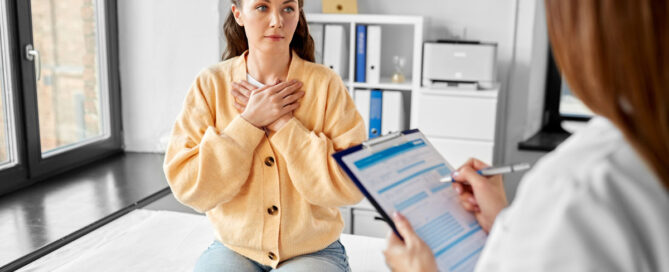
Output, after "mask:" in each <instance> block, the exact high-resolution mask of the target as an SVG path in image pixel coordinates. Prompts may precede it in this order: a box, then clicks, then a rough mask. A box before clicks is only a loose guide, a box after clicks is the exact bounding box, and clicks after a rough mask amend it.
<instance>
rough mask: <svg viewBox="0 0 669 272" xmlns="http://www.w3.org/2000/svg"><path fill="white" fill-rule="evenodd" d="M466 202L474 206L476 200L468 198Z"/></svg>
mask: <svg viewBox="0 0 669 272" xmlns="http://www.w3.org/2000/svg"><path fill="white" fill-rule="evenodd" d="M467 201H469V203H472V204H476V199H474V198H473V197H470V198H468V199H467Z"/></svg>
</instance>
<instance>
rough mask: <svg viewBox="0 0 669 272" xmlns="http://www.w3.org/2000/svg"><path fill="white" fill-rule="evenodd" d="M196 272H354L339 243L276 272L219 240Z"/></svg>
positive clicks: (287, 262) (285, 264) (283, 264)
mask: <svg viewBox="0 0 669 272" xmlns="http://www.w3.org/2000/svg"><path fill="white" fill-rule="evenodd" d="M194 271H195V272H219V271H240V272H244V271H249V272H251V271H259V272H265V271H276V272H283V271H322V272H350V271H351V268H350V267H349V266H348V257H347V256H346V249H344V245H342V244H341V242H339V240H337V241H335V242H334V243H332V244H330V245H329V246H328V247H326V248H324V249H322V250H320V251H316V252H314V253H309V254H304V255H300V256H297V257H293V258H292V259H288V260H285V261H283V262H281V263H280V264H279V266H278V267H277V268H276V269H272V267H271V266H266V265H262V264H259V263H257V262H255V261H253V260H251V259H249V258H246V257H244V256H242V255H240V254H238V253H237V252H234V251H232V250H230V249H228V248H227V247H226V246H224V245H223V244H221V242H219V241H214V242H213V243H211V245H210V246H209V248H207V250H205V251H204V253H202V255H200V258H199V259H198V260H197V263H196V264H195V269H194Z"/></svg>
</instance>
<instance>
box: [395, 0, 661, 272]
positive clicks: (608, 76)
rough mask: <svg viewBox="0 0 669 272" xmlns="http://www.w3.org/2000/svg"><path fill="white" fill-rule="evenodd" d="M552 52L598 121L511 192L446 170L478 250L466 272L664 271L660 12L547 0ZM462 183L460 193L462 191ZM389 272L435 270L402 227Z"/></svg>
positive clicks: (469, 167) (586, 0)
mask: <svg viewBox="0 0 669 272" xmlns="http://www.w3.org/2000/svg"><path fill="white" fill-rule="evenodd" d="M546 15H547V19H548V30H549V36H550V39H551V42H552V46H553V52H554V55H555V58H556V61H557V63H558V66H559V67H560V69H561V73H562V75H563V77H564V78H566V80H567V82H568V83H569V85H570V87H571V89H572V91H573V92H574V94H576V95H577V96H578V97H579V98H580V99H581V100H582V101H583V102H584V103H585V104H586V105H587V106H588V107H589V108H590V109H591V110H592V111H593V112H594V113H595V114H596V115H597V116H596V117H594V118H593V119H592V120H591V121H590V122H589V123H588V125H587V127H586V128H584V129H582V130H581V131H579V132H577V133H575V134H574V135H572V136H571V137H570V138H569V139H568V140H567V141H566V142H564V143H563V144H562V145H560V146H559V147H558V148H557V149H556V150H555V151H554V152H551V153H550V154H548V155H546V156H545V157H544V158H542V159H541V160H540V162H538V163H537V164H536V165H535V167H534V169H533V170H532V171H530V172H529V173H528V174H527V175H526V176H525V177H524V178H523V180H522V181H521V184H520V186H519V188H518V193H517V195H516V198H515V200H514V201H513V203H512V204H511V205H510V206H508V207H507V201H506V195H505V193H504V189H503V186H502V178H501V177H500V176H495V177H483V176H480V175H478V174H477V173H476V172H475V171H476V170H479V169H482V168H485V167H488V166H487V165H485V164H483V163H482V162H480V161H478V160H475V159H472V160H469V161H468V162H467V163H466V164H465V165H464V166H462V167H461V168H459V169H458V170H457V172H456V173H457V174H454V175H456V176H455V180H456V181H457V183H455V184H454V186H453V187H454V189H455V190H456V191H458V193H459V196H460V202H461V204H462V206H463V207H464V208H465V209H466V210H468V211H470V212H472V213H474V215H475V216H476V218H477V220H478V221H479V223H480V224H481V226H482V228H483V229H485V230H486V231H489V236H488V240H487V242H486V245H485V247H484V249H483V252H482V253H481V256H480V258H479V260H478V263H477V266H476V270H477V271H669V20H668V19H667V18H669V1H654V0H637V1H618V0H546ZM465 182H466V184H468V185H465ZM393 221H394V222H395V224H396V225H397V227H398V230H399V232H400V234H401V235H402V236H403V237H404V241H401V240H400V239H399V238H397V237H396V236H395V235H394V234H392V233H391V234H389V238H388V247H387V249H386V250H385V251H384V254H385V256H386V263H387V264H388V266H389V267H390V268H391V269H392V270H394V271H436V270H437V268H436V264H435V260H434V257H433V255H432V252H431V250H430V248H429V247H427V245H426V244H425V243H424V242H423V241H422V240H421V239H420V238H419V237H418V236H416V234H415V232H414V231H413V229H412V228H411V225H410V224H409V222H408V221H406V219H405V218H404V217H403V216H401V215H399V214H396V215H394V218H393Z"/></svg>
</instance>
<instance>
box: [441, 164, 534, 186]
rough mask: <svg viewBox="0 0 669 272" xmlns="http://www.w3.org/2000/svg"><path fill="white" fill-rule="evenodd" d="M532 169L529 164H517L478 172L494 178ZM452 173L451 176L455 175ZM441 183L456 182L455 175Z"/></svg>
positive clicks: (445, 178)
mask: <svg viewBox="0 0 669 272" xmlns="http://www.w3.org/2000/svg"><path fill="white" fill-rule="evenodd" d="M527 169H530V164H529V163H526V162H525V163H517V164H512V165H506V166H498V167H488V168H484V169H481V170H478V171H476V173H478V174H479V175H481V176H487V177H489V176H494V175H500V174H507V173H512V172H517V171H524V170H527ZM453 173H455V174H458V172H457V171H456V172H453ZM453 173H451V174H453ZM439 181H440V182H454V180H453V175H449V176H445V177H443V178H441V179H440V180H439Z"/></svg>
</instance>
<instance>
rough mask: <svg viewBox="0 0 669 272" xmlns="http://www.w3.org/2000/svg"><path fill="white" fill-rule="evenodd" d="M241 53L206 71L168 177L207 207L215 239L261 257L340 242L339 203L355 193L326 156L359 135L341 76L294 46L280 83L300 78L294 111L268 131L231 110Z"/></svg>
mask: <svg viewBox="0 0 669 272" xmlns="http://www.w3.org/2000/svg"><path fill="white" fill-rule="evenodd" d="M244 56H245V54H243V55H242V56H239V57H236V58H232V59H229V60H227V61H224V62H221V63H219V64H217V65H214V66H212V67H209V68H207V69H205V70H203V71H202V72H201V73H200V74H199V75H198V76H197V78H196V79H195V82H194V83H193V85H192V86H191V88H190V90H189V91H188V94H187V96H186V99H185V101H184V105H183V109H182V111H181V114H180V115H179V117H178V118H177V120H176V123H175V125H174V128H173V130H172V136H171V138H170V142H169V145H168V147H167V152H166V154H165V162H164V165H163V168H164V171H165V176H166V177H167V180H168V182H169V185H170V187H171V189H172V192H173V193H174V195H175V196H176V198H177V199H178V200H179V201H180V202H181V203H183V204H185V205H187V206H190V207H192V208H193V209H195V210H197V211H199V212H205V213H206V214H207V217H208V218H209V220H210V221H211V223H212V224H213V227H214V230H215V234H216V238H217V239H218V240H219V241H221V242H222V243H223V244H224V245H226V246H227V247H228V248H230V249H231V250H233V251H235V252H237V253H239V254H242V255H244V256H246V257H248V258H250V259H252V260H255V261H256V262H258V263H261V264H264V265H269V266H272V267H275V268H276V267H277V265H278V264H279V263H280V262H281V261H284V260H287V259H290V258H292V257H295V256H299V255H302V254H307V253H311V252H315V251H318V250H321V249H323V248H325V247H326V246H328V245H329V244H330V243H332V242H334V241H336V240H337V239H338V238H339V235H340V233H341V230H342V228H343V220H342V218H341V215H340V213H339V209H338V208H337V207H339V206H343V205H350V204H354V203H357V202H359V201H360V200H361V199H362V194H361V193H360V191H358V189H357V188H356V187H355V185H354V184H353V182H351V180H349V178H348V177H347V176H346V174H345V173H344V172H343V171H342V170H341V169H340V168H339V167H338V165H337V163H336V162H335V161H334V160H333V159H332V157H331V155H332V154H333V153H334V152H336V151H339V150H342V149H346V148H348V147H351V146H353V145H357V144H360V143H361V142H362V141H363V140H364V139H365V135H366V133H365V127H364V122H363V120H362V118H361V116H360V114H359V113H358V112H357V111H356V108H355V104H354V102H353V101H352V99H351V97H350V95H349V94H348V92H347V90H346V88H345V86H344V84H343V82H342V80H341V79H340V77H339V76H337V74H335V73H334V72H333V71H332V70H330V69H328V68H326V67H325V66H322V65H319V64H315V63H311V62H307V61H304V60H303V59H301V58H300V57H298V56H297V54H295V53H294V52H292V57H291V62H290V66H289V71H288V76H287V80H292V79H297V80H300V81H302V82H303V83H304V85H303V87H302V91H304V92H305V95H304V97H303V98H302V99H300V107H299V108H298V109H297V110H295V111H294V117H293V118H292V119H291V120H290V121H289V122H288V123H287V124H286V125H285V126H284V127H283V128H281V129H280V130H279V131H277V132H272V133H269V134H265V132H264V131H263V130H262V129H259V128H257V127H255V126H253V125H251V124H250V123H248V122H247V121H246V120H244V118H241V116H240V115H239V113H238V112H237V111H236V110H235V108H234V107H233V103H234V98H233V97H232V95H231V94H230V88H231V83H232V82H239V81H241V80H245V79H246V74H247V73H246V60H245V57H244Z"/></svg>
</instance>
